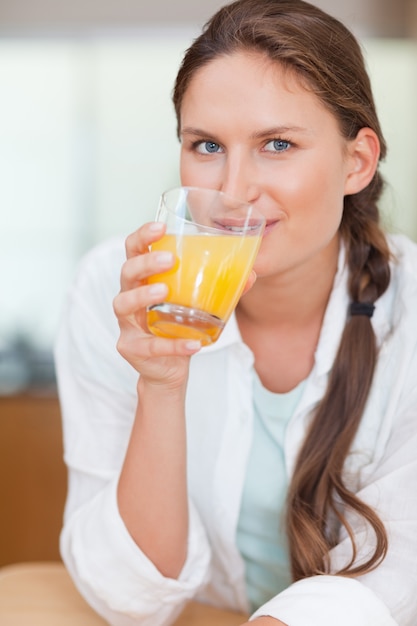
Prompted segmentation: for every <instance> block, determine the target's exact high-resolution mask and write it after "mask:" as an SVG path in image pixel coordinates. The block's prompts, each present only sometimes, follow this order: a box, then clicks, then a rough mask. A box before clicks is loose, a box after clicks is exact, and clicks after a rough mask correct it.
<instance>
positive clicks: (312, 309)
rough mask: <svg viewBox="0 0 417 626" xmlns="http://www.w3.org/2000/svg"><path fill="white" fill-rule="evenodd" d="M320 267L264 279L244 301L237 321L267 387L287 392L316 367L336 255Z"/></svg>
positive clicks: (311, 264)
mask: <svg viewBox="0 0 417 626" xmlns="http://www.w3.org/2000/svg"><path fill="white" fill-rule="evenodd" d="M321 265H322V267H320V268H317V267H314V263H310V264H309V266H308V269H307V270H305V269H304V271H301V268H299V269H297V270H293V271H292V272H291V275H290V273H289V272H288V273H286V274H285V275H277V276H274V277H272V276H271V277H260V278H258V280H257V281H256V283H255V285H254V286H253V287H252V289H251V290H250V291H248V293H247V294H245V296H243V297H242V299H241V301H240V303H239V305H238V307H237V309H236V319H237V322H238V325H239V329H240V333H241V335H242V338H243V341H244V342H245V343H246V344H247V345H248V346H249V348H251V350H252V352H253V354H254V357H255V368H256V371H257V373H258V376H259V377H260V379H261V381H262V383H263V385H264V386H265V387H266V388H267V389H269V390H270V391H274V392H276V393H284V392H287V391H290V390H291V389H293V388H294V387H295V386H296V385H297V384H299V383H300V382H301V381H302V380H304V379H305V378H306V377H307V376H308V375H309V373H310V371H311V369H312V367H313V365H314V354H315V351H316V347H317V343H318V340H319V336H320V331H321V327H322V323H323V318H324V313H325V310H326V307H327V303H328V300H329V297H330V293H331V291H332V287H333V283H334V277H335V274H336V270H337V254H336V255H334V256H333V258H329V259H328V260H327V262H326V263H325V264H321Z"/></svg>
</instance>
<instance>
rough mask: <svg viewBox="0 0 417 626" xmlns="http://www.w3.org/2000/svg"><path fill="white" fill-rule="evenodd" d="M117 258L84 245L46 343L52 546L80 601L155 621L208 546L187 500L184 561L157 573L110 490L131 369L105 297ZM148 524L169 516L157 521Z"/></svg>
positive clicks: (164, 620) (204, 573) (166, 618)
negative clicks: (55, 459)
mask: <svg viewBox="0 0 417 626" xmlns="http://www.w3.org/2000/svg"><path fill="white" fill-rule="evenodd" d="M121 263H122V256H121V255H120V254H116V255H114V254H111V255H110V256H109V255H108V254H107V252H106V249H105V248H103V247H99V248H98V249H97V250H95V251H93V252H92V253H90V254H89V255H88V256H87V257H86V259H85V260H84V262H83V263H82V265H81V267H80V271H79V273H78V275H77V278H76V280H75V282H74V284H73V286H72V289H71V291H70V293H69V297H68V301H67V303H66V307H65V312H64V315H63V319H62V321H61V324H60V329H59V332H58V336H57V340H56V343H55V363H56V370H57V378H58V387H59V396H60V402H61V411H62V418H63V430H64V451H65V462H66V464H67V467H68V485H69V488H68V496H67V502H66V507H65V516H64V528H63V530H62V533H61V554H62V558H63V560H64V563H65V564H66V567H67V568H68V571H69V572H70V574H71V576H72V578H73V580H74V583H75V584H76V586H77V588H78V589H79V591H80V592H81V594H82V595H83V596H84V597H85V599H86V600H87V602H88V603H89V604H90V605H91V606H92V607H93V608H94V609H95V610H96V611H97V612H98V613H99V614H100V615H102V616H103V617H104V618H105V619H106V620H107V621H108V622H109V623H110V624H112V625H113V626H133V624H134V625H135V626H138V625H139V624H140V625H141V626H150V625H152V626H163V625H165V624H169V623H171V622H172V621H173V620H174V619H175V617H176V616H177V615H178V613H179V612H180V611H181V610H182V608H183V607H184V605H185V603H186V602H187V601H188V600H190V599H191V598H193V597H194V596H195V595H196V593H197V592H198V591H199V590H200V589H201V588H202V586H204V584H205V583H206V582H207V579H208V576H209V570H210V556H211V555H210V548H209V544H208V541H207V537H206V533H205V530H204V527H203V525H202V523H201V520H200V518H199V516H198V513H197V512H196V510H195V508H194V507H193V505H192V502H190V532H189V540H188V553H187V560H186V563H185V565H184V568H183V570H182V572H181V574H180V576H179V578H178V579H175V580H174V579H169V578H165V577H163V576H162V575H161V573H160V572H159V571H158V570H157V569H156V568H155V567H154V565H153V564H152V563H151V562H150V561H149V560H148V559H147V557H146V556H145V555H144V554H143V553H142V552H141V550H140V549H139V548H138V546H137V545H136V544H135V542H134V541H133V539H132V538H131V536H130V534H129V533H128V531H127V529H126V527H125V525H124V523H123V520H122V518H121V517H120V514H119V511H118V507H117V497H116V488H117V482H118V477H119V473H120V469H121V465H122V463H123V458H124V454H125V450H126V446H127V442H128V438H129V435H130V429H131V425H132V421H133V416H134V411H135V405H136V395H135V389H136V378H137V374H136V372H134V370H133V368H131V367H130V366H129V365H128V364H127V363H126V362H125V361H124V360H123V359H122V357H120V355H119V354H118V353H117V350H116V341H117V336H118V326H117V321H116V319H115V317H114V314H113V309H112V300H113V297H114V296H115V295H116V293H117V291H118V288H119V287H118V277H119V273H120V266H121ZM157 523H160V524H161V525H162V524H169V511H167V513H166V519H162V520H157Z"/></svg>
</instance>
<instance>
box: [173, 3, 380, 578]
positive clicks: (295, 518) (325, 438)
mask: <svg viewBox="0 0 417 626" xmlns="http://www.w3.org/2000/svg"><path fill="white" fill-rule="evenodd" d="M239 50H255V51H259V52H262V53H263V54H265V55H267V56H268V57H269V58H270V59H272V60H274V61H277V62H279V63H280V64H281V65H283V66H284V67H286V68H289V69H290V71H293V72H295V73H296V74H297V75H298V76H299V78H300V79H301V80H302V81H303V85H305V86H306V87H307V88H308V89H311V90H312V91H313V92H314V93H315V94H316V95H317V96H318V97H319V98H320V100H321V102H322V103H323V104H324V105H325V106H326V107H328V109H329V110H331V111H332V113H333V114H334V115H335V117H336V118H337V120H338V121H339V125H340V129H341V132H342V133H343V135H344V137H346V139H353V138H355V137H356V135H357V133H358V132H359V130H360V129H361V128H363V127H369V128H372V129H373V130H374V131H375V133H376V134H377V136H378V138H379V142H380V147H381V148H380V158H384V156H385V153H386V145H385V141H384V137H383V135H382V132H381V128H380V125H379V122H378V117H377V113H376V109H375V103H374V99H373V95H372V90H371V85H370V81H369V77H368V74H367V72H366V68H365V64H364V59H363V55H362V52H361V49H360V46H359V44H358V42H357V41H356V39H355V37H354V36H353V35H352V33H351V32H350V31H349V30H348V29H347V28H346V27H345V26H344V25H343V24H341V23H340V22H339V21H338V20H336V19H335V18H333V17H331V16H330V15H327V14H326V13H324V12H323V11H321V10H320V9H318V8H317V7H315V6H313V5H311V4H309V3H307V2H303V1H302V0H237V2H233V3H231V4H229V5H226V6H225V7H223V8H222V9H220V10H219V11H218V12H217V13H216V14H215V15H214V16H213V17H212V19H211V20H210V21H209V22H208V23H207V24H206V25H205V27H204V29H203V32H202V34H201V35H200V36H199V37H198V38H197V39H196V40H195V41H194V42H193V44H192V45H191V46H190V48H189V49H188V50H187V52H186V54H185V56H184V59H183V62H182V65H181V67H180V70H179V72H178V76H177V80H176V84H175V88H174V92H173V101H174V106H175V109H176V113H177V119H178V124H179V125H180V113H181V104H182V99H183V96H184V94H185V92H186V90H187V87H188V85H189V83H190V81H191V79H192V77H193V76H194V74H195V72H196V71H197V70H198V69H200V68H201V67H203V66H204V65H206V64H207V63H209V62H210V61H211V60H213V59H215V58H216V57H218V56H220V55H226V54H232V53H233V52H235V51H239ZM382 189H383V180H382V178H381V175H380V173H379V171H378V170H377V171H376V173H375V175H374V177H373V179H372V181H371V182H370V184H369V185H368V186H367V187H366V188H365V189H363V190H362V191H361V192H359V193H357V194H354V195H350V196H346V197H345V199H344V212H343V217H342V222H341V226H340V233H341V237H342V239H343V241H344V244H345V246H346V250H347V263H348V267H349V292H350V298H351V301H352V302H355V303H356V302H359V303H369V304H373V303H374V302H375V301H376V300H377V299H378V298H379V296H380V295H381V294H382V293H384V291H385V290H386V289H387V287H388V284H389V281H390V269H389V258H390V254H389V249H388V245H387V241H386V238H385V236H384V234H383V231H382V229H381V227H380V225H379V211H378V206H377V202H378V200H379V198H380V196H381V193H382ZM376 360H377V345H376V338H375V335H374V331H373V328H372V324H371V321H370V318H369V317H367V316H356V315H355V316H349V315H348V316H347V321H346V325H345V328H344V332H343V335H342V338H341V342H340V346H339V350H338V353H337V356H336V359H335V362H334V364H333V368H332V371H331V374H330V377H329V381H328V386H327V391H326V393H325V395H324V397H323V399H322V400H321V402H320V403H319V405H318V407H317V408H316V410H315V413H314V415H313V416H312V420H311V425H310V427H309V430H308V432H307V435H306V437H305V441H304V443H303V445H302V447H301V450H300V453H299V456H298V459H297V463H296V466H295V470H294V474H293V477H292V480H291V484H290V487H289V492H288V498H287V515H286V526H287V535H288V541H289V550H290V560H291V568H292V576H293V579H294V580H298V579H300V578H304V577H306V576H311V575H315V574H321V573H326V572H328V571H329V566H330V564H329V557H328V555H329V550H330V549H331V548H332V547H333V546H334V545H336V543H337V538H336V537H334V536H333V534H332V533H331V532H330V531H329V518H330V517H332V518H333V519H336V520H337V521H338V522H339V524H341V525H342V526H344V527H345V529H346V531H347V533H348V536H349V537H350V540H351V544H352V557H351V560H350V562H349V563H347V564H346V565H345V567H344V568H343V569H342V570H341V571H340V572H338V573H339V574H342V575H345V576H355V575H358V574H363V573H365V572H367V571H369V570H371V569H373V568H374V567H376V566H377V565H378V564H379V563H380V561H381V560H382V559H383V558H384V557H385V554H386V551H387V534H386V531H385V528H384V526H383V524H382V522H381V520H380V519H379V517H378V515H377V514H376V512H375V511H374V510H372V509H371V508H370V507H369V506H368V505H366V504H365V503H364V502H362V501H361V500H360V499H359V498H357V497H356V495H355V494H354V493H353V492H352V491H351V490H349V488H348V487H347V486H346V485H345V483H344V480H343V466H344V463H345V460H346V458H347V456H348V454H349V450H350V448H351V445H352V442H353V439H354V437H355V434H356V432H357V430H358V426H359V423H360V420H361V417H362V414H363V411H364V408H365V405H366V401H367V397H368V394H369V390H370V387H371V383H372V378H373V373H374V369H375V364H376ZM349 511H350V512H353V513H355V514H357V515H359V516H361V517H362V518H363V519H364V520H365V521H366V522H367V523H368V524H369V525H370V527H371V528H372V529H373V531H374V535H375V547H374V551H373V553H372V554H371V556H370V557H369V559H368V560H366V562H361V563H359V564H357V563H356V555H357V549H358V547H357V546H356V544H355V539H354V535H353V530H352V527H351V525H350V524H349V522H348V519H347V516H346V514H345V512H349Z"/></svg>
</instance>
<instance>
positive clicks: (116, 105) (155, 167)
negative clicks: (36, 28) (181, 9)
mask: <svg viewBox="0 0 417 626" xmlns="http://www.w3.org/2000/svg"><path fill="white" fill-rule="evenodd" d="M191 37H192V33H191V31H190V30H187V29H184V28H183V29H174V28H169V29H166V30H163V29H162V30H158V31H155V32H151V31H150V30H149V29H146V30H144V31H141V32H136V33H135V34H131V35H130V36H127V35H125V36H123V37H116V36H115V35H112V36H107V37H104V36H103V35H101V36H100V37H88V38H83V37H79V38H76V37H68V38H40V37H36V38H32V39H30V38H23V39H22V38H3V39H2V40H0V85H1V86H2V97H1V99H0V171H1V172H2V184H1V185H0V207H1V210H0V263H1V267H2V272H1V274H0V297H1V307H0V352H1V349H2V347H3V348H4V347H5V346H7V344H8V342H10V338H11V337H16V336H23V337H24V338H25V337H29V339H30V341H32V342H33V343H35V344H36V345H37V346H39V347H42V348H48V349H49V347H50V346H51V345H52V342H53V338H54V335H55V331H56V326H57V323H58V319H59V315H60V311H61V307H62V306H63V302H64V296H65V293H66V290H67V288H68V285H69V284H70V281H71V279H72V276H73V273H74V271H75V268H76V265H77V262H78V259H79V258H80V256H81V255H82V254H83V253H84V252H85V251H86V250H87V249H88V248H90V247H91V246H93V245H95V244H96V243H97V242H99V241H101V240H103V239H105V238H107V237H110V236H114V235H118V234H121V235H123V236H124V235H126V234H127V233H128V232H130V231H131V230H133V229H134V228H136V227H137V226H138V225H139V224H140V223H142V222H143V221H145V220H147V219H150V218H151V217H152V215H153V214H154V211H155V208H156V204H157V200H158V196H159V194H160V192H161V191H162V190H163V189H165V188H167V187H170V186H173V185H175V184H176V183H177V181H178V171H177V156H178V142H177V139H176V136H175V119H174V114H173V109H172V106H171V101H170V92H171V88H172V84H173V80H174V76H175V72H176V69H177V66H178V63H179V60H180V57H181V53H182V50H183V49H184V48H185V47H186V46H187V45H188V43H189V41H190V39H191ZM364 46H365V50H366V56H367V60H368V64H369V68H370V72H371V76H372V80H373V83H374V89H375V94H376V99H377V104H378V109H379V111H380V116H381V120H382V124H383V127H384V129H385V132H386V135H387V140H388V143H389V145H390V152H389V156H388V159H387V162H386V164H385V166H384V172H385V174H386V177H387V179H388V181H389V187H388V190H387V193H386V196H385V200H384V211H385V214H386V215H387V216H388V223H389V226H390V228H391V229H393V230H401V231H403V232H406V233H407V234H409V235H410V236H412V237H414V238H417V218H416V213H417V212H416V210H415V207H416V204H417V188H416V186H417V182H416V176H415V173H414V171H415V164H416V162H417V160H416V157H417V154H416V150H417V119H416V116H415V114H414V111H415V107H416V103H417V70H416V69H415V68H416V67H417V51H416V44H415V43H414V42H413V41H411V40H389V39H366V40H364ZM0 369H1V358H0ZM0 390H1V385H0Z"/></svg>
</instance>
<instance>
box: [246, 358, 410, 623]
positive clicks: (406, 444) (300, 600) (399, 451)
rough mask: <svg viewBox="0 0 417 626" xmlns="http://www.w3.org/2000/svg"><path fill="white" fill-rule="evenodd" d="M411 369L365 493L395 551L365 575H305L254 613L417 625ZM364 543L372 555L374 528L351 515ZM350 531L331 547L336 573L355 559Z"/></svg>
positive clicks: (294, 619)
mask: <svg viewBox="0 0 417 626" xmlns="http://www.w3.org/2000/svg"><path fill="white" fill-rule="evenodd" d="M416 361H417V359H416V357H414V359H413V361H412V362H410V363H409V367H408V375H407V376H406V379H407V380H405V381H404V385H403V391H402V394H401V397H400V399H399V402H398V404H397V407H396V409H397V410H396V415H395V423H394V426H393V428H392V429H391V432H390V435H389V437H388V441H387V445H386V447H385V450H384V452H383V455H382V457H381V458H380V459H379V460H378V462H377V463H375V465H374V466H371V467H370V468H369V471H368V473H367V476H366V478H365V479H364V481H363V483H362V486H361V488H360V490H359V491H358V492H357V495H358V497H359V498H360V499H361V500H363V501H364V502H366V503H367V504H368V505H369V506H371V507H372V508H374V509H375V510H376V511H377V512H378V514H379V516H380V518H381V520H382V521H383V523H384V525H385V528H386V530H387V534H388V554H387V556H386V558H385V559H384V561H383V562H382V563H381V564H380V565H379V566H378V567H377V568H376V569H375V570H373V571H371V572H369V573H368V574H366V575H363V576H359V577H357V578H355V579H350V578H346V577H341V576H336V575H333V576H315V577H312V578H306V579H303V580H301V581H299V582H297V583H295V584H293V585H291V586H290V587H289V588H288V589H286V590H285V591H284V592H283V593H280V594H279V595H277V596H276V597H275V598H273V599H272V600H270V601H269V602H268V603H267V604H265V605H264V606H262V607H261V608H260V609H259V610H258V611H257V612H256V613H255V615H254V616H253V617H255V616H258V615H265V614H268V615H271V616H273V617H276V618H278V619H280V620H282V621H283V622H285V623H287V624H289V626H334V625H335V624H337V626H352V624H354V625H355V626H415V625H416V624H417V452H416V451H417V376H416V372H417V366H416ZM349 521H350V523H351V524H352V528H353V530H354V532H355V537H356V540H357V543H358V546H359V550H358V556H357V559H361V558H364V557H366V556H367V554H368V555H369V550H370V548H371V547H372V546H373V534H372V533H371V532H368V533H367V532H366V529H364V528H363V524H361V520H360V519H356V518H353V517H349ZM351 554H352V552H351V544H350V541H349V539H348V538H347V537H346V532H343V534H342V536H341V537H340V543H339V544H338V545H337V546H336V547H335V548H333V550H332V551H331V553H330V556H331V565H332V572H337V571H338V570H340V569H341V568H342V567H343V566H344V565H345V564H346V563H347V562H349V560H350V558H351Z"/></svg>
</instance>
